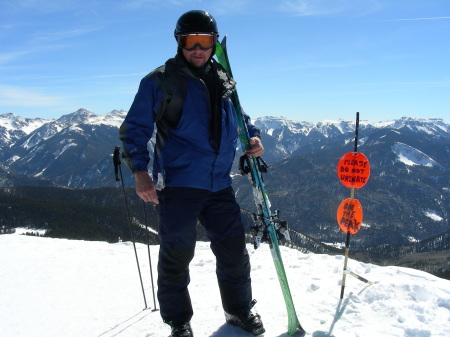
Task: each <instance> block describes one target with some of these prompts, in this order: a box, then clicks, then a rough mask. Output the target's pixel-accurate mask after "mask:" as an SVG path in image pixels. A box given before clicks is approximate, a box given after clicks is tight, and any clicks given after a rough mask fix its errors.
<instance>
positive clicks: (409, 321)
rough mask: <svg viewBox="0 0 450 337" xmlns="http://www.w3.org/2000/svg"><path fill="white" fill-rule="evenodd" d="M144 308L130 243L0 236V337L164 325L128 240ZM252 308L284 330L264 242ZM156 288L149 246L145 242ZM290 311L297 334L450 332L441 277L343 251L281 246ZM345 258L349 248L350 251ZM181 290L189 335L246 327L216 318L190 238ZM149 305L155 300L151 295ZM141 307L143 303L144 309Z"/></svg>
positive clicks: (98, 336) (93, 336)
mask: <svg viewBox="0 0 450 337" xmlns="http://www.w3.org/2000/svg"><path fill="white" fill-rule="evenodd" d="M136 246H137V250H138V256H139V262H140V267H141V272H142V278H143V282H144V288H145V292H146V298H147V304H148V306H149V308H147V309H145V305H144V300H143V296H142V290H141V286H140V282H139V277H138V273H137V267H136V260H135V256H134V251H133V246H132V244H131V243H130V242H120V243H116V244H108V243H105V242H87V241H75V240H64V239H50V238H42V237H31V236H23V235H17V234H11V235H1V236H0V256H2V263H1V264H0V275H1V278H0V299H1V300H0V326H1V327H2V328H1V330H2V332H1V335H2V336H3V337H16V336H21V337H35V336H45V337H61V336H64V337H113V336H118V337H153V336H169V334H170V329H169V327H168V326H167V325H165V324H164V323H163V322H162V321H161V317H160V314H159V311H154V305H153V296H152V291H151V289H152V288H151V282H150V272H149V262H148V252H147V246H145V245H142V244H137V245H136ZM248 249H249V254H250V256H251V262H252V280H253V296H254V297H255V298H256V299H257V300H258V304H257V305H256V307H255V309H256V310H257V311H258V312H259V313H260V314H261V316H262V320H263V322H264V325H265V327H266V333H265V334H264V336H266V337H274V336H277V337H288V334H287V333H286V331H287V316H286V311H285V307H284V302H283V298H282V295H281V291H280V287H279V284H278V280H277V278H276V274H275V271H274V267H273V263H272V258H271V257H270V252H269V248H268V246H267V245H263V246H262V247H260V248H259V249H258V250H256V251H255V250H254V249H253V248H252V246H250V245H249V246H248ZM150 251H151V258H152V265H153V275H154V277H155V287H156V264H157V255H158V246H150ZM282 255H283V259H284V264H285V267H286V272H287V275H288V278H289V283H290V287H291V293H292V296H293V299H294V303H295V306H296V309H297V314H298V317H299V319H300V322H301V323H302V325H303V327H304V328H305V329H306V330H307V336H312V337H331V336H334V337H341V336H342V337H352V336H360V337H362V336H369V337H370V336H377V337H378V336H389V337H395V336H406V337H428V336H430V337H431V336H433V337H435V336H442V337H444V336H450V281H448V280H444V279H440V278H437V277H434V276H432V275H430V274H427V273H424V272H421V271H417V270H413V269H407V268H399V267H379V266H375V265H372V264H365V263H361V262H358V261H355V260H352V259H351V258H350V260H349V268H350V269H351V270H352V271H353V272H354V273H356V274H358V275H360V276H362V277H364V278H366V279H368V280H370V281H372V282H374V284H373V285H367V284H366V283H363V282H361V281H359V280H357V279H356V278H353V277H351V276H350V275H348V276H347V282H346V288H345V294H344V298H343V300H342V301H341V300H340V299H339V295H340V289H341V286H340V283H341V279H342V267H343V262H344V257H343V256H328V255H317V254H303V253H300V252H298V251H295V250H291V249H288V248H285V247H282ZM350 257H351V250H350ZM190 269H191V278H192V280H191V284H190V292H191V298H192V301H193V306H194V317H193V319H192V326H193V329H194V334H195V336H196V337H206V336H214V337H229V336H238V337H239V336H242V337H244V336H249V335H248V334H246V333H244V332H242V331H241V330H239V329H238V328H235V327H232V326H229V325H226V324H224V317H223V312H222V308H221V302H220V296H219V291H218V287H217V283H216V277H215V259H214V256H213V255H212V253H211V251H210V249H209V244H208V243H202V242H199V243H198V244H197V249H196V255H195V257H194V260H193V261H192V263H191V268H190ZM157 306H158V308H159V305H158V304H157ZM144 309H145V310H144Z"/></svg>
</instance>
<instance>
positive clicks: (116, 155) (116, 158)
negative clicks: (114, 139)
mask: <svg viewBox="0 0 450 337" xmlns="http://www.w3.org/2000/svg"><path fill="white" fill-rule="evenodd" d="M113 162H114V171H115V174H116V181H121V182H122V191H123V198H124V200H125V208H126V210H127V216H128V226H129V227H130V235H131V241H132V242H133V247H134V255H135V256H136V263H137V268H138V273H139V280H140V281H141V288H142V295H143V296H144V304H145V308H144V310H145V309H147V308H148V307H147V300H146V298H145V291H144V284H143V283H142V275H141V268H140V267H139V259H138V254H137V250H136V243H135V241H136V240H135V239H134V234H133V230H132V222H131V215H130V208H129V206H128V200H127V195H126V193H125V184H124V182H123V175H122V168H121V166H120V164H121V163H122V162H121V160H120V146H116V147H115V149H114V155H113ZM119 174H120V178H119Z"/></svg>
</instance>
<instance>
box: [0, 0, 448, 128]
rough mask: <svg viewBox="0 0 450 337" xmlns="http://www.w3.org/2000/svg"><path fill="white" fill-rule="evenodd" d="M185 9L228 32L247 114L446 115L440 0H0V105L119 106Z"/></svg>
mask: <svg viewBox="0 0 450 337" xmlns="http://www.w3.org/2000/svg"><path fill="white" fill-rule="evenodd" d="M190 9H204V10H207V11H209V12H210V13H211V14H212V15H213V16H214V17H215V18H216V20H217V21H218V24H219V30H220V33H221V36H224V35H225V34H226V35H228V49H229V56H230V60H231V63H232V66H233V73H234V76H235V79H236V81H237V82H238V90H239V96H240V99H241V103H242V105H243V107H244V109H245V111H246V112H247V113H248V114H249V115H250V116H252V117H253V118H257V117H261V116H284V117H287V118H289V119H293V120H297V121H308V122H318V121H323V120H330V119H331V120H337V119H344V120H354V119H355V114H356V111H359V112H360V116H361V119H363V120H369V121H371V122H378V121H384V120H391V119H395V118H400V117H403V116H408V117H417V118H430V117H438V118H443V119H444V120H446V121H447V122H448V121H449V117H448V116H449V111H450V62H449V60H450V1H448V0H427V1H419V0H291V1H268V0H261V1H257V0H208V1H203V0H197V1H181V0H165V1H153V0H104V1H102V0H91V1H80V0H12V1H9V0H1V1H0V46H1V48H0V114H4V113H8V112H12V113H14V114H17V115H20V116H23V117H30V118H35V117H42V118H57V117H59V116H61V115H64V114H68V113H71V112H73V111H76V110H77V109H79V108H86V109H88V110H90V111H92V112H94V113H97V114H104V113H107V112H110V111H111V110H114V109H124V110H128V109H129V107H130V105H131V103H132V100H133V98H134V95H135V93H136V90H137V88H138V85H139V81H140V79H141V78H142V77H143V76H145V75H146V74H147V73H148V72H150V71H151V70H153V69H154V68H156V67H158V66H159V65H161V64H163V63H164V62H165V61H166V59H168V58H169V57H173V56H174V55H175V53H176V43H175V39H174V38H173V30H174V26H175V22H176V20H177V19H178V17H179V16H180V15H181V14H182V13H184V12H186V11H188V10H190Z"/></svg>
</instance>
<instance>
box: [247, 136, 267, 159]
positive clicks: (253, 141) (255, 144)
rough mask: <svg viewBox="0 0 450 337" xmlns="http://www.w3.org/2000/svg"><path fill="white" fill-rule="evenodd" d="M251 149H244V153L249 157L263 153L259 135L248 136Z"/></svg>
mask: <svg viewBox="0 0 450 337" xmlns="http://www.w3.org/2000/svg"><path fill="white" fill-rule="evenodd" d="M250 145H251V146H252V148H251V149H248V150H246V151H245V154H246V155H247V156H250V157H259V156H261V155H262V154H263V153H264V147H263V145H262V142H261V139H259V137H252V138H250Z"/></svg>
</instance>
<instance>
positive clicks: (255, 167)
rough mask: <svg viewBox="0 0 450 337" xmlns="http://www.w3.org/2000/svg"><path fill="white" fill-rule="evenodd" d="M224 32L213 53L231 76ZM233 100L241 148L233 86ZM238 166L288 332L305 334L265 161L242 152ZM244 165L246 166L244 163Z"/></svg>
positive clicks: (246, 140) (244, 133)
mask: <svg viewBox="0 0 450 337" xmlns="http://www.w3.org/2000/svg"><path fill="white" fill-rule="evenodd" d="M226 38H227V37H226V36H225V37H224V38H223V40H222V42H217V45H216V57H217V60H218V62H219V63H220V65H222V67H224V68H225V70H226V71H227V72H228V74H230V76H231V77H233V73H232V71H231V66H230V62H229V59H228V54H227V49H226ZM231 99H232V102H233V106H234V109H235V110H236V114H237V120H238V125H239V137H240V140H241V143H242V147H243V151H245V150H246V149H248V148H250V147H251V146H250V136H249V133H248V130H247V126H246V124H245V122H244V117H243V115H242V114H243V109H242V107H241V104H240V102H239V97H238V94H237V91H236V90H234V91H233V94H232V97H231ZM240 164H241V165H240V169H241V173H242V174H248V176H249V179H250V182H251V183H252V189H253V196H254V199H255V203H256V208H257V214H254V215H253V217H254V220H255V227H253V228H252V229H253V231H254V234H255V236H254V245H255V248H258V246H259V244H260V242H261V240H262V238H264V237H265V236H268V239H269V243H270V251H271V254H272V258H273V262H274V264H275V269H276V272H277V275H278V280H279V282H280V286H281V290H282V293H283V297H284V301H285V303H286V309H287V314H288V333H289V335H291V336H292V335H294V334H295V333H298V335H304V334H305V330H304V329H303V328H302V326H301V325H300V322H299V320H298V318H297V313H296V311H295V306H294V302H293V300H292V296H291V291H290V289H289V284H288V280H287V277H286V271H285V269H284V265H283V260H282V258H281V252H280V247H279V242H278V238H280V239H284V238H285V239H287V240H289V231H288V230H287V225H286V223H285V222H283V221H280V220H279V218H278V211H276V212H275V213H274V214H272V212H271V210H270V201H269V198H268V197H267V194H266V191H265V187H264V181H263V178H262V172H265V171H266V169H267V165H266V164H265V163H264V161H263V160H262V159H261V158H259V157H256V158H255V157H248V156H246V155H245V154H244V155H243V156H242V157H241V160H240ZM244 165H246V166H245V167H243V166H244Z"/></svg>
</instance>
